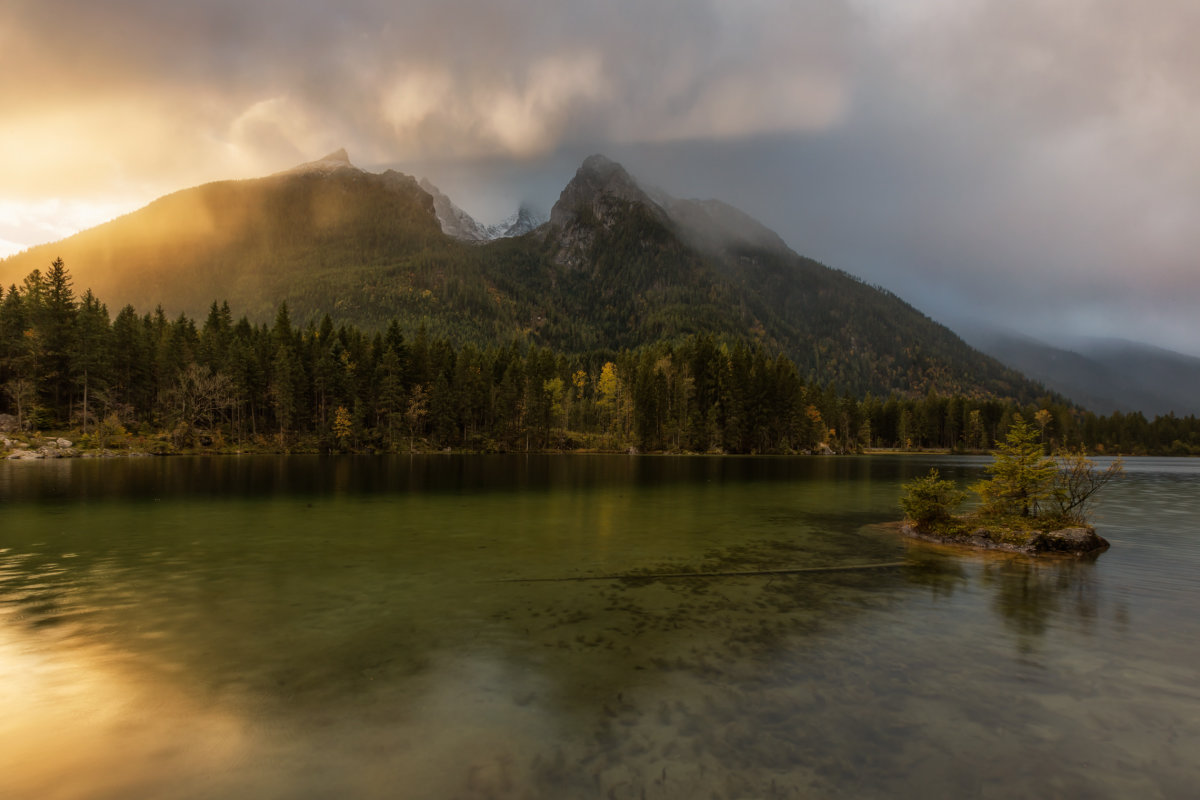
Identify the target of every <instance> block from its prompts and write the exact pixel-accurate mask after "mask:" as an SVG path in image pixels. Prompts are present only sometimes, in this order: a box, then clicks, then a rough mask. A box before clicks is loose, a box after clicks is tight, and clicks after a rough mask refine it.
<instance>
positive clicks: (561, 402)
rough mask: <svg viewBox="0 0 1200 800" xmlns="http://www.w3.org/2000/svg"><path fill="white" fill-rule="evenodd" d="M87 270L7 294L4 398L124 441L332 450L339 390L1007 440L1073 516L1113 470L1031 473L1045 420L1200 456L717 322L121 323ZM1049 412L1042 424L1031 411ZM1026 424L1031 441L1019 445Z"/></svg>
mask: <svg viewBox="0 0 1200 800" xmlns="http://www.w3.org/2000/svg"><path fill="white" fill-rule="evenodd" d="M614 268H616V266H615V265H614ZM47 276H50V277H47ZM71 285H72V279H71V276H70V274H69V273H68V272H67V271H66V268H65V264H62V265H59V266H55V265H51V269H50V270H48V272H47V273H46V274H43V273H41V272H39V271H35V272H33V273H31V274H30V275H29V276H28V278H27V279H26V280H25V281H24V282H23V283H22V284H21V285H20V286H17V285H13V286H12V287H10V288H9V289H7V290H6V291H5V292H4V293H3V295H2V297H0V414H11V415H13V416H15V417H17V418H18V423H19V424H20V425H21V426H24V427H26V428H29V427H33V428H40V429H44V428H47V427H61V426H68V425H74V426H76V427H78V428H79V429H81V432H83V433H88V434H92V435H93V438H94V439H95V440H96V441H98V442H99V441H102V440H111V442H112V443H114V444H115V445H116V446H122V447H126V446H129V441H128V439H126V438H125V437H124V435H123V434H115V433H109V432H108V431H118V430H126V431H140V432H141V433H142V435H146V434H148V433H151V432H153V431H172V432H175V433H176V435H175V437H174V441H175V442H176V443H192V442H196V443H200V444H202V445H204V446H211V445H210V444H209V443H215V442H222V441H223V442H228V443H230V444H231V445H236V444H237V443H240V442H257V441H262V442H266V441H268V440H267V439H266V438H265V437H268V436H270V437H271V439H272V440H274V441H279V442H281V443H283V444H285V445H287V446H291V445H292V444H293V443H295V442H297V441H299V440H303V439H304V438H305V437H309V438H310V439H312V440H314V441H319V442H321V446H322V447H328V446H331V445H333V444H338V442H337V437H338V434H337V431H335V429H334V423H335V422H336V421H337V416H338V415H337V409H338V408H339V407H340V408H342V409H345V417H346V419H347V420H348V421H349V423H350V425H351V431H352V434H351V435H350V436H349V437H346V436H343V437H341V444H343V445H345V444H346V443H347V442H348V443H349V445H348V446H349V447H353V448H357V449H378V450H382V451H394V450H396V449H401V448H403V447H404V440H405V439H407V440H408V446H409V447H414V446H420V447H437V448H446V447H466V448H484V447H486V448H487V449H490V450H496V451H511V450H525V449H541V448H561V447H567V446H571V443H572V442H575V443H578V442H587V443H589V444H590V445H592V446H597V447H602V448H606V449H615V450H625V449H628V448H630V447H638V448H641V449H645V450H661V451H694V452H729V453H798V452H813V451H824V450H825V449H827V448H828V449H832V450H834V451H837V452H851V451H854V450H857V449H865V448H876V447H883V448H892V447H900V446H909V447H913V448H948V449H954V448H963V449H970V450H976V449H980V448H983V447H987V446H989V445H991V444H992V443H993V442H994V441H996V440H997V439H999V440H1000V441H1001V452H1000V453H999V454H998V463H999V466H998V467H997V470H998V472H997V473H995V475H996V477H1000V478H1002V479H1004V480H1006V481H1007V482H1008V483H1007V484H1006V485H1008V486H1010V487H1011V486H1016V487H1017V490H1014V491H1013V492H1010V491H1008V490H1007V489H1004V490H1001V487H1000V485H999V484H998V485H997V486H996V487H993V489H992V490H989V491H994V502H992V503H991V505H993V506H996V507H1003V506H1005V505H1006V504H1008V503H1010V502H1012V503H1016V502H1017V501H1020V509H1019V510H1015V506H1013V507H1012V508H1010V509H1009V510H1010V511H1013V513H1020V511H1023V510H1024V509H1025V508H1029V510H1030V512H1031V513H1034V512H1040V511H1042V510H1047V511H1049V512H1050V513H1058V514H1060V515H1063V514H1066V515H1071V514H1078V515H1082V514H1083V513H1084V511H1085V508H1086V504H1087V502H1088V499H1089V498H1090V497H1091V496H1092V494H1094V488H1093V487H1095V485H1096V483H1097V482H1099V483H1100V485H1103V482H1106V481H1107V479H1105V478H1104V475H1103V473H1101V474H1097V473H1096V472H1094V471H1092V472H1089V471H1088V470H1087V469H1079V470H1075V471H1074V472H1073V473H1072V474H1073V475H1074V476H1075V477H1074V478H1072V479H1071V481H1073V482H1068V483H1066V484H1058V483H1054V484H1052V486H1051V490H1050V492H1049V494H1047V493H1046V490H1045V483H1044V475H1043V476H1042V478H1038V479H1037V480H1035V481H1033V483H1032V484H1028V485H1027V484H1025V483H1022V478H1021V476H1022V474H1023V473H1022V470H1021V469H1019V468H1012V469H1010V468H1009V467H1006V466H1004V465H1005V463H1007V462H1006V461H1005V459H1006V458H1008V459H1009V461H1012V462H1014V463H1015V464H1016V465H1017V466H1018V467H1019V465H1020V464H1022V463H1029V464H1036V463H1039V462H1044V461H1045V460H1046V459H1045V457H1044V456H1042V455H1041V453H1042V450H1041V447H1042V445H1041V444H1040V442H1039V441H1037V440H1038V439H1040V438H1042V437H1044V438H1045V439H1046V440H1047V441H1046V446H1047V447H1050V448H1054V447H1057V448H1059V449H1063V448H1064V447H1065V446H1066V445H1067V444H1068V443H1069V444H1070V445H1072V446H1073V447H1076V448H1077V447H1079V446H1080V445H1087V446H1089V447H1092V448H1095V449H1096V450H1100V451H1111V450H1114V449H1121V450H1126V451H1134V452H1168V453H1175V454H1183V453H1193V452H1194V453H1200V423H1198V422H1197V420H1196V419H1194V418H1191V417H1188V418H1185V419H1180V418H1176V417H1173V416H1169V417H1162V418H1159V419H1157V420H1155V421H1153V422H1148V421H1147V420H1145V419H1144V418H1143V417H1141V415H1119V414H1118V415H1113V416H1112V417H1096V416H1094V415H1091V414H1087V413H1084V412H1081V411H1079V410H1078V409H1073V408H1071V407H1070V406H1067V405H1064V404H1062V403H1059V402H1056V401H1055V400H1054V398H1050V397H1045V398H1041V399H1040V400H1039V402H1038V404H1036V405H1034V404H1028V405H1025V406H1017V405H1015V404H1014V403H1011V402H1007V401H1004V400H1002V399H999V398H996V397H989V396H978V395H963V394H954V395H950V396H943V395H939V394H937V393H936V392H926V393H925V394H924V395H922V396H920V397H912V396H904V395H900V394H897V393H892V394H888V395H884V396H878V395H873V394H868V395H866V396H865V397H862V398H861V399H860V398H856V397H855V396H854V395H852V394H850V393H849V392H847V391H846V390H845V389H844V388H843V387H839V386H837V385H835V384H832V383H824V384H822V383H819V382H814V381H812V380H806V379H805V378H804V376H803V373H802V371H801V369H800V367H799V366H798V365H797V363H796V362H795V361H794V360H792V359H791V358H788V357H787V356H786V355H785V354H783V353H782V352H779V351H772V350H771V349H770V348H768V347H767V346H766V345H763V344H749V343H746V342H745V341H739V340H737V339H726V338H722V337H720V336H716V335H712V334H710V333H696V334H690V335H684V336H680V337H677V338H668V339H663V340H659V341H653V342H648V343H645V344H641V345H640V346H637V347H630V348H623V349H619V350H614V349H611V348H597V349H587V350H581V351H574V350H566V349H558V350H556V349H552V348H548V347H542V346H536V345H534V344H533V342H532V340H533V339H535V338H537V337H536V336H517V337H514V338H513V339H510V340H506V341H505V340H502V343H500V342H495V341H493V342H490V343H488V344H485V345H482V346H477V345H473V344H470V343H466V344H461V343H456V342H455V341H454V340H453V339H451V338H446V337H441V336H437V335H434V334H431V333H430V330H429V329H428V328H426V327H424V326H416V327H414V328H408V329H405V328H402V326H401V324H400V323H399V322H398V321H392V322H391V323H389V324H387V325H384V326H381V332H377V333H373V332H368V331H364V330H362V329H359V328H357V327H355V326H352V325H346V324H337V323H335V322H334V319H333V318H332V316H325V317H324V318H323V319H322V320H321V322H320V324H319V325H318V324H315V323H308V324H306V325H303V326H300V327H297V325H296V324H295V323H294V322H293V320H294V319H295V314H294V309H293V307H292V306H291V304H290V303H288V304H281V305H280V307H279V308H277V309H275V310H274V311H273V312H272V313H270V314H268V315H266V319H268V320H270V321H271V324H269V325H268V324H261V323H259V324H255V323H252V322H251V321H250V319H249V318H247V317H242V318H241V319H239V320H237V321H236V322H235V321H234V317H233V314H232V312H231V310H230V309H229V307H228V305H227V304H223V303H214V302H211V301H210V302H209V303H208V304H207V312H206V316H205V319H204V322H203V324H202V325H200V326H197V324H196V322H195V321H193V320H192V319H189V318H188V317H186V316H184V315H179V316H177V317H175V318H174V319H171V318H168V317H167V315H166V313H165V312H164V311H163V310H162V309H156V310H155V311H154V312H153V313H148V314H144V315H141V316H139V315H138V313H137V312H136V311H135V310H134V309H133V308H132V307H131V306H126V307H124V308H122V309H121V311H120V312H119V313H118V314H117V315H116V317H115V318H114V319H112V320H111V321H110V319H109V315H108V311H107V308H106V307H105V305H104V304H103V303H102V302H101V301H100V300H99V298H98V297H96V296H95V295H94V294H92V293H91V292H90V291H85V292H84V293H83V296H82V298H75V297H73V296H71V294H70V291H69V287H70V286H71ZM64 287H65V288H64ZM47 298H56V299H54V305H53V306H49V305H47V302H48V300H47ZM404 330H407V331H408V332H409V333H408V335H405V333H403V332H402V331H404ZM1039 411H1045V412H1046V413H1045V414H1043V415H1042V420H1043V422H1044V423H1045V424H1039V427H1038V428H1037V429H1031V428H1030V426H1028V425H1025V424H1024V422H1023V420H1024V419H1030V418H1034V419H1036V418H1037V416H1036V415H1037V414H1038V412H1039ZM342 430H343V431H344V430H345V429H344V427H343V428H342ZM276 437H277V438H276ZM1014 437H1015V440H1016V441H1017V442H1018V443H1021V442H1023V443H1024V445H1022V446H1023V447H1024V446H1026V445H1027V447H1025V450H1021V449H1020V448H1018V451H1020V452H1018V454H1017V455H1014V456H1012V457H1007V456H1005V450H1004V449H1005V448H1007V447H1008V446H1009V445H1008V440H1009V439H1013V438H1014ZM163 444H164V446H166V444H165V442H164V443H163ZM314 446H315V445H314ZM1026 450H1027V456H1025V455H1020V453H1024V452H1026ZM1081 457H1082V456H1081ZM1022 459H1026V461H1022ZM1006 470H1009V472H1011V475H1009V473H1008V472H1006ZM1006 475H1008V477H1005V476H1006ZM1031 486H1032V487H1033V488H1030V487H1031ZM1022 487H1024V488H1022Z"/></svg>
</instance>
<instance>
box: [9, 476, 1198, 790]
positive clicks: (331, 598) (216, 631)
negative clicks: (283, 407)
mask: <svg viewBox="0 0 1200 800" xmlns="http://www.w3.org/2000/svg"><path fill="white" fill-rule="evenodd" d="M217 462H223V463H225V466H220V465H219V464H218V463H217ZM556 463H557V466H556ZM914 463H915V462H913V461H909V460H904V459H895V460H883V461H875V460H873V459H857V460H855V459H796V460H786V459H780V460H770V459H729V460H725V459H626V458H616V459H609V458H594V459H593V458H584V459H566V460H562V461H558V462H556V461H554V460H548V459H528V460H526V459H517V460H514V459H511V458H510V459H499V460H491V459H485V460H483V461H480V462H473V461H472V460H470V459H454V458H448V459H446V458H429V459H417V460H413V461H410V460H408V459H402V460H397V459H378V460H371V459H342V460H336V459H335V460H329V459H316V458H314V459H297V460H294V461H293V460H290V459H272V460H267V461H263V460H258V459H249V460H245V461H243V460H241V459H229V460H214V461H209V462H205V461H203V460H199V459H196V460H185V459H177V460H154V461H153V462H148V463H146V464H145V465H143V464H142V463H139V464H137V465H134V464H133V463H132V462H130V464H129V465H127V466H120V465H113V464H103V465H99V466H100V467H101V469H99V470H97V469H96V467H95V466H93V465H80V466H76V465H69V466H67V467H65V468H60V467H59V466H58V465H53V467H52V468H51V469H48V470H45V474H38V473H36V472H35V471H30V470H25V469H22V470H21V471H20V472H19V473H18V472H16V471H13V470H9V471H4V470H2V469H0V499H2V500H3V506H0V513H3V515H4V517H3V520H4V523H5V526H4V528H3V536H4V540H3V541H2V542H0V546H2V547H3V548H5V549H3V550H2V551H0V687H3V688H0V701H3V702H4V703H5V706H4V707H5V708H6V714H5V715H4V717H3V720H0V740H2V743H3V746H0V796H4V797H22V796H27V797H35V796H49V795H50V794H51V793H52V792H53V793H56V794H55V795H54V796H58V797H64V798H72V797H79V798H84V797H86V798H93V797H123V796H156V797H168V798H170V797H217V796H229V795H230V794H241V795H243V796H274V797H285V796H286V797H305V796H311V797H325V796H358V797H394V796H405V797H416V798H434V797H437V798H441V797H464V798H484V797H499V798H506V797H592V796H595V797H631V798H637V797H643V796H644V797H680V798H683V797H687V798H691V797H696V796H703V797H708V796H719V797H745V796H760V797H771V796H777V797H787V796H792V797H796V796H800V797H803V796H834V795H841V796H855V797H906V796H928V795H938V796H980V795H987V794H997V793H999V794H1004V795H1019V794H1028V795H1039V794H1045V789H1046V787H1047V786H1049V785H1051V784H1052V785H1053V787H1054V793H1056V794H1060V795H1062V796H1096V797H1105V796H1113V797H1117V796H1128V794H1130V793H1133V792H1135V791H1136V792H1137V793H1139V794H1146V795H1148V796H1173V795H1172V791H1173V790H1174V789H1175V788H1177V787H1182V786H1185V785H1189V784H1194V782H1195V779H1197V778H1200V775H1198V774H1197V768H1196V766H1195V765H1194V764H1193V763H1192V761H1191V758H1190V756H1191V755H1193V754H1194V752H1195V751H1196V747H1197V746H1198V745H1200V731H1198V730H1197V726H1196V724H1195V720H1196V719H1200V697H1197V696H1196V694H1195V691H1194V686H1193V682H1192V677H1193V676H1192V675H1191V669H1192V667H1193V665H1194V663H1195V658H1197V657H1200V652H1198V648H1197V645H1196V644H1195V638H1194V637H1179V636H1172V635H1171V634H1173V633H1175V632H1177V630H1178V628H1179V626H1180V625H1185V624H1186V622H1184V621H1182V620H1181V619H1180V618H1179V617H1178V616H1172V615H1171V614H1170V613H1168V612H1169V611H1170V610H1171V609H1172V608H1174V605H1168V606H1163V605H1149V601H1151V600H1155V599H1156V598H1157V597H1158V596H1159V595H1156V594H1146V595H1141V594H1132V595H1130V594H1123V592H1126V591H1127V586H1128V584H1129V583H1130V582H1131V581H1133V582H1137V581H1142V583H1145V581H1144V579H1142V578H1139V577H1138V575H1140V574H1141V573H1140V572H1136V571H1135V572H1131V571H1130V570H1129V568H1128V566H1127V564H1128V563H1129V562H1128V561H1126V560H1123V558H1124V556H1123V557H1122V558H1114V556H1117V555H1118V554H1121V553H1122V551H1121V550H1120V549H1119V548H1114V549H1113V550H1112V551H1110V552H1109V553H1107V554H1105V557H1104V558H1103V559H1102V560H1100V561H1098V562H1095V563H1082V562H1051V561H1037V562H1029V561H1021V560H1017V559H1007V560H1000V561H998V560H995V559H986V558H980V557H976V556H974V555H964V554H961V553H950V552H946V551H941V550H937V549H936V548H934V549H930V548H919V547H912V548H909V547H906V546H905V544H904V543H903V542H901V541H900V540H899V539H897V538H896V537H895V535H894V534H889V533H886V532H883V531H880V530H879V529H878V528H876V527H874V526H872V525H871V524H870V523H874V522H880V521H883V520H887V519H889V518H891V516H892V515H894V509H895V502H896V496H897V494H898V491H899V483H900V482H902V481H903V480H906V479H907V478H908V477H910V474H921V473H923V472H924V471H925V469H927V466H924V465H916V466H914ZM974 463H975V462H971V461H961V462H960V461H957V460H953V461H951V462H950V463H948V465H947V468H948V469H951V470H953V469H959V470H962V471H964V474H967V473H969V472H970V470H972V469H975V468H976V467H975V466H973V464H974ZM170 464H176V465H178V469H179V470H180V471H181V472H180V474H168V473H170V472H171V470H173V469H175V467H171V466H163V465H170ZM47 466H50V465H47ZM110 466H111V467H114V469H113V471H112V472H111V475H110V474H109V473H108V472H107V471H106V468H108V467H110ZM293 467H294V469H293ZM164 469H165V470H166V472H165V473H163V474H161V475H160V474H159V470H164ZM14 475H16V476H17V477H14ZM155 476H158V477H155ZM110 478H111V480H110ZM496 483H498V485H500V486H502V487H506V489H505V490H504V491H499V490H496V489H495V485H494V484H496ZM420 487H429V490H428V491H427V490H425V489H422V488H420ZM76 491H79V492H81V494H80V495H79V497H82V498H84V499H83V500H77V499H74V500H73V499H71V498H72V496H73V495H72V493H73V492H76ZM1157 525H1158V530H1160V531H1161V530H1169V529H1170V528H1169V525H1168V523H1166V522H1164V521H1163V520H1158V521H1157ZM1130 550H1131V551H1132V548H1131V549H1130ZM1176 552H1177V553H1178V552H1180V551H1179V550H1178V549H1176ZM1182 552H1183V559H1184V563H1183V564H1182V565H1181V564H1168V565H1165V566H1162V565H1159V566H1158V567H1157V568H1156V569H1157V571H1158V573H1159V574H1160V575H1165V576H1166V577H1169V578H1171V580H1170V581H1158V582H1155V584H1154V586H1155V587H1156V591H1158V592H1160V594H1161V592H1162V588H1161V587H1164V586H1166V587H1171V588H1172V589H1173V590H1175V591H1176V592H1177V591H1178V590H1177V588H1176V587H1178V586H1179V585H1182V584H1181V583H1178V582H1176V581H1175V579H1174V577H1173V576H1175V575H1176V573H1177V572H1178V571H1179V570H1180V569H1182V570H1184V571H1185V572H1186V570H1187V569H1189V568H1190V567H1189V566H1188V565H1189V564H1190V566H1191V567H1194V566H1196V561H1197V559H1196V558H1194V553H1195V551H1194V550H1193V551H1182ZM1189 558H1190V559H1191V561H1190V562H1189V561H1187V559H1189ZM896 561H900V562H903V566H900V567H887V568H883V569H865V570H857V571H856V570H848V571H843V572H809V573H798V574H792V575H758V576H740V577H739V576H734V577H718V578H685V579H675V578H672V579H656V578H654V577H653V575H654V574H656V573H660V574H661V573H671V574H678V573H681V572H722V571H739V570H740V571H754V570H762V569H767V568H778V567H796V568H813V567H829V566H853V565H871V564H880V563H891V562H896ZM1133 561H1134V562H1135V563H1136V564H1137V569H1138V570H1143V571H1144V570H1148V569H1149V568H1150V567H1149V563H1148V561H1147V560H1146V559H1143V560H1142V561H1137V560H1136V559H1133ZM623 574H637V575H640V576H641V577H639V578H638V579H617V578H614V579H606V580H598V581H596V580H587V581H570V580H565V581H559V582H548V581H525V580H524V579H529V578H551V577H557V578H572V577H580V578H582V577H588V578H594V577H596V576H598V575H607V576H612V575H623ZM1174 597H1175V600H1174V601H1173V603H1178V604H1180V605H1188V599H1189V598H1180V597H1179V596H1178V594H1176V595H1174ZM1190 597H1191V599H1194V594H1193V595H1192V596H1190ZM1129 620H1133V621H1134V622H1136V625H1134V624H1131V623H1129V622H1128V621H1129ZM1031 654H1033V655H1035V656H1036V658H1032V657H1030V656H1031ZM1109 675H1119V676H1120V681H1119V683H1118V684H1117V685H1113V684H1112V683H1111V682H1110V681H1109V680H1108V679H1107V677H1106V676H1109ZM1098 718H1101V719H1099V723H1098V722H1097V719H1098ZM1100 724H1102V729H1103V731H1104V733H1103V735H1102V736H1101V735H1098V734H1097V730H1098V725H1100ZM59 730H66V731H67V733H66V734H64V735H63V736H62V737H60V738H58V739H53V738H52V737H51V735H50V733H49V732H51V731H59ZM18 740H19V746H16V747H9V746H8V745H9V743H10V742H15V741H18ZM1147 743H1150V744H1152V746H1153V749H1154V751H1155V754H1154V759H1155V761H1154V763H1155V768H1154V770H1146V769H1143V768H1142V767H1143V765H1145V764H1148V763H1149V761H1148V758H1149V756H1148V755H1147V748H1148V744H1147ZM64 746H65V747H68V748H69V755H67V756H62V755H61V753H60V750H61V748H62V747H64ZM107 762H120V764H121V768H120V769H108V770H107V771H105V770H103V769H102V768H101V766H102V765H104V764H106V763H107ZM1014 763H1020V764H1022V765H1023V769H1022V770H1021V771H1018V772H1017V773H1014V771H1013V770H1012V764H1014ZM52 764H56V765H57V767H56V768H55V769H51V767H50V765H52Z"/></svg>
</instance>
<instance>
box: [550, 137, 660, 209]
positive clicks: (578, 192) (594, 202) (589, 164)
mask: <svg viewBox="0 0 1200 800" xmlns="http://www.w3.org/2000/svg"><path fill="white" fill-rule="evenodd" d="M614 199H615V200H620V201H624V202H627V203H640V204H643V205H645V206H647V207H648V208H651V209H655V210H657V211H659V212H660V213H661V211H662V209H660V208H659V207H658V204H657V203H655V202H654V201H653V200H652V199H650V196H649V195H647V194H646V192H645V191H644V190H643V189H642V187H641V186H639V185H638V183H637V181H635V180H634V179H633V176H631V175H630V174H629V173H628V172H626V171H625V168H624V167H622V166H621V165H620V164H618V163H617V162H615V161H613V160H611V159H609V158H607V157H605V156H602V155H600V154H598V153H597V154H596V155H592V156H588V157H587V158H586V159H584V162H583V164H582V165H581V166H580V167H579V169H578V170H576V171H575V177H574V178H572V179H571V182H570V183H568V184H567V186H566V188H564V189H563V190H562V194H560V195H559V197H558V202H557V203H555V204H554V208H552V209H551V210H550V222H551V224H553V225H557V226H560V227H561V226H563V225H567V224H569V223H571V222H574V221H575V220H576V219H577V218H578V216H579V212H580V210H582V209H584V208H591V209H592V211H593V212H599V211H600V206H601V205H606V204H607V202H609V201H611V200H614Z"/></svg>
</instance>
